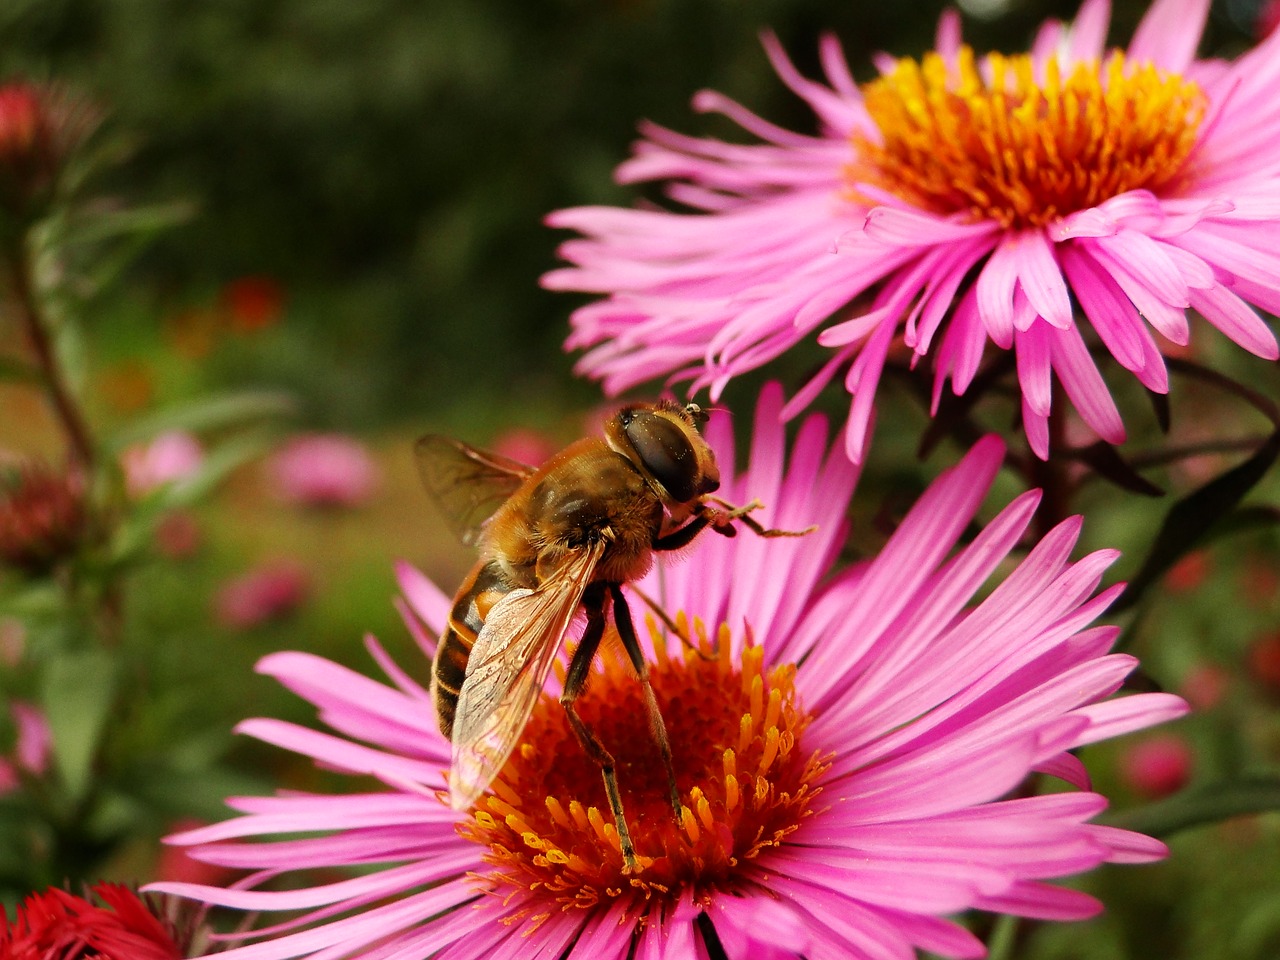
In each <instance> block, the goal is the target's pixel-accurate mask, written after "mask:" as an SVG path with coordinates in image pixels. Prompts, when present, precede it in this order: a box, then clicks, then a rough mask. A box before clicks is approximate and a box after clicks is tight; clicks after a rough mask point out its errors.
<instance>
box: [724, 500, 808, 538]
mask: <svg viewBox="0 0 1280 960" xmlns="http://www.w3.org/2000/svg"><path fill="white" fill-rule="evenodd" d="M707 499H708V500H714V501H715V502H716V503H718V504H720V506H722V507H724V508H725V509H724V510H723V511H721V510H710V509H708V508H706V507H704V509H707V511H708V513H710V514H711V516H710V517H709V518H708V522H709V523H710V524H711V529H713V530H715V531H716V533H723V534H725V535H726V536H730V537H731V536H733V534H732V533H730V532H729V531H730V530H732V529H733V528H732V527H730V526H728V524H730V523H731V522H733V521H734V520H741V521H742V522H743V524H744V525H746V527H747V528H748V529H749V530H750V531H751V532H752V533H754V534H755V535H756V536H759V537H803V536H805V534H809V533H813V531H815V530H817V529H818V527H817V525H816V524H814V525H811V526H808V527H805V528H804V529H803V530H775V529H773V528H772V527H766V526H764V525H762V524H761V523H760V521H759V520H757V519H756V518H755V517H753V516H751V511H753V510H759V509H760V508H761V507H763V506H764V504H763V503H761V502H760V501H759V500H752V501H751V502H750V503H748V504H746V505H744V506H741V507H735V506H734V505H733V504H731V503H729V502H727V501H725V500H721V499H720V498H719V497H708V498H707Z"/></svg>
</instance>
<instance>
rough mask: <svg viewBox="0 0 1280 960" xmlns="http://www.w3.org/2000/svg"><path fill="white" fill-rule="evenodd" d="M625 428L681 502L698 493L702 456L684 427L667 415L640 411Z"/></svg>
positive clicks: (654, 473)
mask: <svg viewBox="0 0 1280 960" xmlns="http://www.w3.org/2000/svg"><path fill="white" fill-rule="evenodd" d="M623 429H624V430H625V431H626V434H627V440H628V441H630V443H631V446H632V449H634V450H635V452H636V455H637V456H638V457H639V458H640V462H641V463H642V464H643V465H644V468H645V469H646V470H648V471H649V473H650V474H651V475H652V476H653V478H654V479H655V480H657V481H658V482H659V483H660V484H662V486H663V487H664V488H665V489H666V491H667V493H668V494H670V496H671V499H672V500H674V501H676V502H677V503H688V502H689V501H691V500H694V499H696V498H697V497H698V495H699V493H700V492H701V491H700V490H699V489H698V458H697V456H695V454H694V452H693V447H692V446H691V445H690V443H689V438H688V437H687V436H685V433H684V431H683V430H681V429H680V428H679V427H678V426H676V425H675V424H674V423H672V422H671V421H670V420H668V419H667V418H666V417H663V416H659V415H658V414H656V413H649V412H647V411H638V412H636V413H635V414H634V415H633V416H632V417H630V418H629V419H628V421H627V422H626V424H625V426H624V427H623Z"/></svg>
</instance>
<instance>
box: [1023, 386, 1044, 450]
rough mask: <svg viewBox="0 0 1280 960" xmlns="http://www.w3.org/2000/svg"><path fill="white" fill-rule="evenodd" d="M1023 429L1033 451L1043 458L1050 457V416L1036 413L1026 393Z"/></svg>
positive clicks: (1024, 395)
mask: <svg viewBox="0 0 1280 960" xmlns="http://www.w3.org/2000/svg"><path fill="white" fill-rule="evenodd" d="M1021 401H1022V429H1023V432H1025V433H1026V435H1027V445H1028V446H1030V447H1031V452H1032V453H1034V454H1035V455H1036V456H1037V457H1039V458H1040V459H1041V460H1048V459H1049V417H1048V416H1047V415H1046V414H1042V413H1036V412H1035V410H1033V409H1032V408H1031V401H1030V399H1029V398H1028V397H1027V395H1026V394H1023V395H1022V398H1021Z"/></svg>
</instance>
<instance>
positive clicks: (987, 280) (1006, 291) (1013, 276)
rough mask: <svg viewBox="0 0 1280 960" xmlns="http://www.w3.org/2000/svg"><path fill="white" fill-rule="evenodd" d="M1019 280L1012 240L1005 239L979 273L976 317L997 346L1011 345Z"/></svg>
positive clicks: (1004, 347) (1007, 346)
mask: <svg viewBox="0 0 1280 960" xmlns="http://www.w3.org/2000/svg"><path fill="white" fill-rule="evenodd" d="M1017 282H1018V270H1017V257H1016V252H1015V242H1014V241H1013V240H1011V239H1010V238H1007V237H1006V238H1005V239H1004V241H1002V242H1001V244H1000V245H999V246H998V247H996V249H995V251H994V252H993V253H992V254H991V258H990V259H989V260H987V262H986V264H985V265H984V266H983V268H982V272H981V273H979V274H978V282H977V284H975V286H976V288H977V292H978V316H979V317H981V318H982V325H983V327H985V328H986V331H987V334H988V335H989V336H990V337H991V339H992V340H994V341H995V343H996V345H997V346H999V347H1002V348H1003V349H1005V350H1008V349H1009V348H1010V347H1011V346H1012V345H1013V291H1014V288H1015V286H1016V285H1017Z"/></svg>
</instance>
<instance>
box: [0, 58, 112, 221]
mask: <svg viewBox="0 0 1280 960" xmlns="http://www.w3.org/2000/svg"><path fill="white" fill-rule="evenodd" d="M96 124H97V115H96V112H95V111H94V110H93V109H92V108H90V107H89V105H88V104H86V103H84V102H83V101H81V100H78V99H76V98H74V97H72V96H69V95H67V94H66V93H65V92H64V91H63V90H61V89H58V88H56V87H46V86H39V85H35V84H29V83H23V82H21V81H18V82H12V83H7V84H4V85H3V86H0V207H3V208H4V209H5V210H6V211H7V212H8V213H11V214H13V215H14V216H17V217H19V218H27V217H30V216H34V215H36V214H38V213H39V211H40V209H41V208H42V205H43V203H44V202H45V201H46V200H47V199H48V197H49V195H50V194H51V192H52V190H53V185H54V183H55V181H56V180H57V178H58V175H59V173H60V172H61V170H62V168H63V166H64V164H65V161H66V158H67V156H68V155H69V154H70V153H71V151H72V150H74V149H75V148H76V147H77V146H78V145H79V144H80V143H81V142H82V141H83V140H84V139H85V138H86V137H87V136H88V135H89V134H90V133H91V132H92V130H93V128H94V127H95V126H96Z"/></svg>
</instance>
